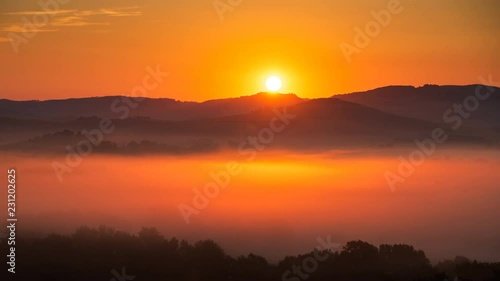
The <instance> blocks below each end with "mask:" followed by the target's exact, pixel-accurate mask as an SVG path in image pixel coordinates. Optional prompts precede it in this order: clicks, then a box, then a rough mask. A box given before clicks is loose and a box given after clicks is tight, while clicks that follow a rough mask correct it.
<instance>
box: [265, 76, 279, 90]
mask: <svg viewBox="0 0 500 281" xmlns="http://www.w3.org/2000/svg"><path fill="white" fill-rule="evenodd" d="M266 87H267V89H268V90H269V91H273V92H276V91H278V90H279V89H281V80H280V79H279V78H278V77H276V76H273V77H269V78H268V79H267V81H266Z"/></svg>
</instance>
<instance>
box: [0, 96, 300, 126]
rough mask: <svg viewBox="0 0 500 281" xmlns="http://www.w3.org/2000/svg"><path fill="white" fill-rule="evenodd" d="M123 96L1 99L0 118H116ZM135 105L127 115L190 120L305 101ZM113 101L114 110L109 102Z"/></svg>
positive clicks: (277, 98)
mask: <svg viewBox="0 0 500 281" xmlns="http://www.w3.org/2000/svg"><path fill="white" fill-rule="evenodd" d="M123 98H125V97H123V96H110V97H94V98H81V99H67V100H48V101H12V100H0V117H13V118H25V119H43V120H57V121H60V120H66V121H67V120H73V119H76V118H78V117H91V116H97V117H100V118H118V117H119V116H120V115H122V113H123V111H121V110H120V107H123V106H127V107H129V108H131V107H130V106H129V105H128V104H127V103H125V102H122V101H121V100H122V99H123ZM130 100H131V101H132V102H133V104H137V106H136V107H135V108H132V109H131V110H130V117H137V116H143V117H149V118H152V119H158V120H176V121H178V120H189V119H199V118H213V117H220V116H226V115H234V114H244V113H248V112H251V111H252V110H255V109H258V108H261V107H265V106H288V105H292V104H296V103H299V102H302V101H304V99H301V98H299V97H297V96H296V95H294V94H280V95H272V94H267V93H259V94H256V95H252V96H242V97H239V98H229V99H219V100H210V101H206V102H202V103H198V102H183V101H177V100H173V99H166V98H161V99H150V98H146V99H144V100H142V101H140V102H135V101H134V100H133V98H130ZM116 101H118V103H116V104H115V108H116V110H115V111H118V113H117V112H113V110H112V108H111V107H112V104H113V103H114V102H116Z"/></svg>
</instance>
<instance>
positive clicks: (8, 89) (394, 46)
mask: <svg viewBox="0 0 500 281" xmlns="http://www.w3.org/2000/svg"><path fill="white" fill-rule="evenodd" d="M48 1H49V0H44V2H48ZM221 1H222V2H224V3H227V0H221ZM37 2H38V1H14V0H6V1H2V3H1V4H0V61H1V62H2V67H1V68H0V77H1V79H0V98H9V99H16V100H26V99H52V98H69V97H87V96H104V95H115V94H125V95H129V94H130V92H131V89H133V88H134V87H135V86H138V85H141V84H142V80H143V78H144V76H145V75H146V74H147V71H146V67H147V66H154V65H159V66H160V67H161V69H162V70H163V71H165V72H169V73H170V75H169V77H168V78H166V79H165V80H164V81H163V82H162V83H161V84H160V85H159V87H157V88H155V89H154V90H152V91H150V92H149V93H148V95H149V96H151V97H155V98H156V97H168V98H175V99H179V100H194V101H202V100H208V99H215V98H225V97H234V96H241V95H249V94H254V93H257V92H260V91H265V90H266V88H265V81H266V79H267V78H268V77H271V76H278V77H280V78H281V79H282V81H283V88H282V89H281V90H280V91H281V92H293V93H296V94H298V95H299V96H302V97H306V98H314V97H325V96H331V95H333V94H337V93H346V92H352V91H358V90H367V89H371V88H375V87H380V86H385V85H416V86H418V85H423V84H460V85H462V84H475V83H479V80H478V77H479V76H487V75H489V74H491V75H492V76H493V78H494V81H500V78H499V77H500V56H498V50H499V49H500V39H499V36H498V32H499V30H500V18H499V17H498V15H497V11H498V10H499V7H500V4H499V2H498V1H494V0H479V1H467V0H442V1H433V0H419V1H409V0H401V7H402V9H403V10H402V12H401V13H399V14H396V15H392V19H391V21H390V23H389V24H388V25H387V26H386V27H382V28H381V31H380V34H379V35H378V36H375V37H374V38H372V39H371V42H370V43H369V45H368V46H366V47H365V48H362V49H361V52H360V53H359V54H354V55H353V56H352V62H350V63H349V62H347V60H346V59H345V57H344V55H343V53H342V51H341V49H340V48H339V45H340V44H341V43H342V42H346V43H349V44H354V36H355V31H354V29H355V28H356V27H359V28H361V29H364V27H365V25H366V24H367V23H369V22H370V21H371V20H373V16H372V15H371V11H380V10H382V9H386V7H387V5H388V3H389V2H390V0H372V1H365V0H353V1H340V0H331V1H322V0H310V1H303V0H287V1H284V0H244V1H243V2H242V3H241V4H240V5H237V6H235V7H233V8H232V11H229V12H227V13H224V15H223V18H222V20H221V18H220V17H219V15H218V13H217V11H216V9H215V8H214V5H213V2H214V1H212V0H196V1H164V0H88V1H83V0H69V1H68V3H67V4H64V5H61V6H60V9H58V10H57V12H55V13H53V14H51V15H50V19H49V21H48V23H47V24H46V25H44V26H42V27H40V28H39V32H38V33H36V34H35V35H34V36H33V37H32V38H29V39H28V42H27V43H26V44H21V45H20V47H19V50H20V51H19V53H18V54H16V53H15V52H14V51H13V48H12V46H11V42H9V40H10V39H9V34H10V33H12V32H13V33H15V34H18V35H19V34H22V33H19V31H20V27H22V25H23V18H27V19H28V20H29V21H33V16H34V14H35V13H33V11H41V10H42V9H41V7H40V6H39V5H38V4H37ZM495 78H496V79H495ZM495 85H497V86H499V85H500V83H495Z"/></svg>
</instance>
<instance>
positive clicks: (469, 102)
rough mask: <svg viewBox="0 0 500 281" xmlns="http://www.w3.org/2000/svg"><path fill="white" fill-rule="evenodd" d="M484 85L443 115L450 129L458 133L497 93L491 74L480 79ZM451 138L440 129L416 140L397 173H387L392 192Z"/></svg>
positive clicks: (479, 86) (385, 174)
mask: <svg viewBox="0 0 500 281" xmlns="http://www.w3.org/2000/svg"><path fill="white" fill-rule="evenodd" d="M479 81H480V82H481V83H482V85H478V86H477V87H476V89H475V91H474V93H471V95H469V96H467V97H466V98H465V99H464V100H463V101H462V103H460V104H457V103H455V104H454V105H453V106H452V107H450V108H449V109H447V110H446V111H445V112H444V113H443V122H444V124H447V125H449V126H450V128H448V130H449V129H451V130H452V131H456V130H458V129H459V128H461V127H462V125H463V123H464V120H466V119H469V118H470V117H471V116H472V113H474V112H475V111H477V110H478V109H479V108H480V105H481V102H484V101H486V100H487V99H489V98H490V97H491V95H492V94H493V93H494V92H495V88H494V87H492V86H491V85H498V83H499V82H494V81H493V77H492V75H491V74H490V75H489V76H488V79H485V78H484V77H482V76H481V77H479ZM448 138H449V136H448V133H447V132H446V129H444V128H441V127H438V128H435V129H434V130H432V132H431V134H430V137H428V138H425V139H423V140H419V139H417V140H415V145H416V148H415V149H414V150H413V151H411V152H410V154H409V155H408V157H407V158H405V157H403V156H402V155H400V156H399V157H398V159H399V161H400V162H399V165H398V168H397V171H396V172H392V171H386V172H385V173H384V176H385V180H386V182H387V184H388V185H389V187H390V189H391V191H392V192H394V191H395V190H396V184H398V183H404V182H405V181H406V179H408V178H409V177H410V176H412V175H413V174H414V173H415V170H416V167H418V166H421V165H422V164H424V163H425V161H426V159H427V158H429V157H431V156H432V155H433V154H434V153H435V152H436V149H437V146H438V145H440V144H444V143H445V142H446V141H447V140H448Z"/></svg>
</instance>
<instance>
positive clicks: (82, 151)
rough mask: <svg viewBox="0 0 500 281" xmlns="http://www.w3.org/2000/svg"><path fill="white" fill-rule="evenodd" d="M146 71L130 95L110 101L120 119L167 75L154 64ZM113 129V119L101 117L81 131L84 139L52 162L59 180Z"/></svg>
mask: <svg viewBox="0 0 500 281" xmlns="http://www.w3.org/2000/svg"><path fill="white" fill-rule="evenodd" d="M146 71H147V73H148V74H146V75H145V76H144V77H143V79H142V85H139V86H136V87H134V88H133V89H132V90H131V92H130V94H131V97H119V98H116V99H115V100H114V101H113V102H112V103H111V107H110V110H111V111H112V112H113V113H116V114H119V116H117V117H118V118H119V119H120V120H125V119H127V118H129V116H130V112H131V110H132V109H135V108H137V107H138V106H139V103H140V102H142V101H144V99H145V98H146V97H147V96H148V93H149V92H152V91H154V90H156V88H158V87H159V86H160V84H161V83H162V82H163V79H164V78H166V77H168V75H169V73H168V72H162V71H161V70H160V66H159V65H156V66H155V68H152V67H150V66H147V67H146ZM115 129H116V126H115V125H114V124H113V120H111V119H109V118H102V119H101V120H100V121H99V127H98V128H96V129H93V130H90V131H87V130H83V131H82V134H83V135H84V136H85V139H83V140H81V141H80V142H78V143H77V144H76V146H75V147H72V146H70V145H68V146H66V148H65V149H66V152H67V154H66V161H65V163H61V162H58V161H54V162H52V168H53V170H54V172H55V174H56V176H57V179H58V180H59V182H61V183H62V182H63V176H64V175H65V174H66V173H72V172H73V171H74V170H75V169H76V168H77V167H78V166H80V165H81V164H82V161H83V158H84V157H86V156H89V155H90V154H92V151H93V149H94V147H97V146H99V145H100V144H101V143H102V141H103V140H104V136H105V135H109V134H112V133H113V132H114V131H115Z"/></svg>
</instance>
